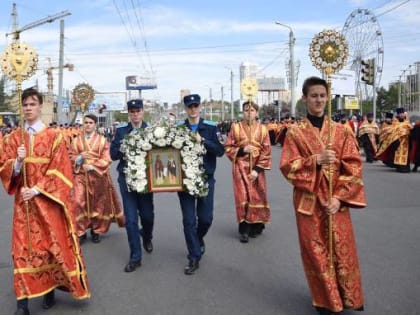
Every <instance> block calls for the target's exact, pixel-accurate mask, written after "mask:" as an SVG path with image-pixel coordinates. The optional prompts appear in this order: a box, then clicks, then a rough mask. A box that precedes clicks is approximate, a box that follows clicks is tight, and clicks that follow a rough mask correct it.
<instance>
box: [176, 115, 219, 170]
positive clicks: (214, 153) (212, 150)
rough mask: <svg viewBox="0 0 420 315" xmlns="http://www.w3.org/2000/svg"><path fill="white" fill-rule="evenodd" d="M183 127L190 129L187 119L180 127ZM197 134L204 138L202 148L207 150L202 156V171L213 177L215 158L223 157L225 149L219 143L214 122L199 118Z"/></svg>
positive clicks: (217, 131)
mask: <svg viewBox="0 0 420 315" xmlns="http://www.w3.org/2000/svg"><path fill="white" fill-rule="evenodd" d="M182 125H185V126H187V127H188V128H189V129H191V125H190V122H189V121H188V119H185V121H184V122H183V123H181V126H182ZM197 132H198V133H199V134H200V136H201V137H202V138H204V142H203V143H204V147H205V148H206V150H207V153H206V155H205V156H204V159H203V160H204V169H205V172H206V174H208V175H213V174H214V172H215V170H216V157H218V156H219V157H220V156H223V154H224V153H225V149H224V147H223V144H222V143H220V140H221V139H220V137H221V135H220V132H219V130H218V129H217V126H216V124H215V123H214V122H212V121H209V120H204V119H203V118H200V121H199V123H198V127H197Z"/></svg>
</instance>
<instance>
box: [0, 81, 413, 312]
mask: <svg viewBox="0 0 420 315" xmlns="http://www.w3.org/2000/svg"><path fill="white" fill-rule="evenodd" d="M302 93H303V97H302V100H303V102H304V103H305V104H306V108H307V116H306V117H305V118H303V119H299V120H295V119H294V118H293V117H285V118H284V119H283V120H282V121H280V122H276V121H274V120H273V121H269V122H262V121H261V120H259V119H258V111H259V106H258V104H256V103H255V102H253V101H247V102H245V103H243V104H242V111H243V118H242V120H240V121H235V122H232V123H227V122H225V123H223V124H221V125H219V127H220V129H221V130H222V131H223V132H221V130H220V129H219V128H218V126H217V125H216V124H215V123H214V122H212V121H208V120H204V119H203V118H201V117H200V112H201V98H200V96H199V95H198V94H191V95H187V96H185V97H184V99H183V101H184V106H185V112H186V114H187V118H186V119H185V121H183V122H181V123H180V124H178V126H182V127H183V128H188V129H189V130H191V131H192V132H193V133H194V137H195V141H196V142H197V143H200V144H201V145H203V146H204V147H205V149H206V152H205V154H204V156H203V162H204V173H205V178H206V185H207V186H208V194H207V195H206V196H194V195H191V194H190V193H188V192H187V191H180V192H178V197H179V203H180V208H181V212H182V223H183V232H184V238H185V243H186V252H187V264H186V265H185V267H184V270H183V272H184V274H186V275H193V274H194V273H195V272H197V270H198V269H199V266H200V264H199V263H200V261H201V259H203V257H204V255H205V252H206V245H205V236H206V235H207V233H208V231H209V229H210V228H211V225H212V222H213V207H214V194H215V182H216V179H215V177H214V174H215V170H216V160H217V158H218V157H221V156H223V155H224V154H226V156H227V158H228V159H229V161H230V162H231V165H232V182H233V194H234V201H235V210H236V221H237V226H238V239H239V241H240V242H241V243H248V242H249V241H250V238H255V237H258V236H259V235H260V234H261V233H263V231H264V229H265V227H266V225H267V224H268V223H269V222H270V219H271V214H270V205H269V203H268V197H267V187H266V186H267V185H266V178H265V172H266V171H267V170H270V169H271V164H272V162H271V149H272V146H273V145H277V144H280V145H281V146H282V154H281V159H280V164H279V168H280V171H281V173H282V174H283V175H284V177H285V178H286V179H287V180H288V181H289V182H290V183H291V184H292V185H293V187H294V192H293V197H292V198H293V204H294V207H295V214H296V222H297V229H298V236H299V243H300V250H301V255H302V262H303V266H304V270H305V274H306V278H307V281H308V285H309V289H310V292H311V296H312V304H313V306H314V308H315V309H316V310H317V312H318V313H319V314H327V315H329V314H340V313H341V312H342V311H343V309H353V310H358V311H361V310H363V307H364V301H363V292H362V284H361V275H360V268H359V262H358V256H357V249H356V243H355V237H354V234H353V228H352V223H351V218H350V212H349V208H363V207H365V206H366V204H367V202H366V196H365V191H364V186H363V179H362V168H363V163H362V160H361V155H360V152H359V151H360V148H359V147H360V146H362V147H363V148H364V150H365V156H366V162H373V161H375V160H382V161H383V162H384V163H385V164H386V165H388V166H390V167H395V168H396V169H397V170H398V171H401V172H407V171H410V161H412V162H413V163H414V167H413V169H412V171H417V168H418V166H419V165H420V162H419V156H420V154H419V147H420V146H418V145H417V143H418V141H419V136H420V123H419V122H418V123H417V124H416V125H415V126H414V127H413V126H411V124H409V123H408V122H407V116H406V113H405V112H404V109H402V108H399V109H397V113H398V114H397V116H396V117H395V118H394V117H390V115H389V114H388V116H389V117H388V116H387V117H388V118H387V119H386V120H385V122H384V123H383V124H382V125H381V126H380V127H378V126H377V124H376V123H375V122H374V120H373V115H371V114H367V115H366V117H364V119H363V121H361V122H360V121H359V120H358V119H357V117H355V118H356V119H352V120H351V121H350V122H348V121H347V119H345V117H343V116H337V117H336V118H337V119H336V120H337V121H335V120H334V119H330V118H329V117H328V116H326V115H325V113H324V111H325V106H326V103H327V100H328V97H329V95H328V85H327V83H326V81H325V80H323V79H321V78H318V77H310V78H308V79H307V80H305V82H304V84H303V87H302ZM22 104H23V115H24V125H23V128H24V129H23V130H21V129H20V128H16V129H15V130H12V131H11V132H9V133H7V134H6V135H4V136H3V137H2V138H1V140H0V141H1V146H0V150H1V152H0V178H1V180H2V182H3V185H4V187H5V189H6V191H7V192H8V193H9V194H11V195H14V196H15V203H14V216H13V237H12V243H13V244H12V257H13V264H14V290H15V294H16V298H17V310H16V312H15V314H29V299H31V298H35V297H39V296H43V305H42V306H43V308H45V309H49V308H51V307H53V306H54V304H55V294H54V292H55V290H56V289H60V290H64V291H67V292H69V293H71V294H72V296H73V297H74V298H76V299H84V298H88V297H90V288H89V284H88V278H87V274H86V268H85V263H84V259H83V255H82V250H81V244H82V243H83V242H85V241H86V240H87V238H88V233H89V232H90V236H91V241H92V242H94V243H100V241H101V235H102V234H104V233H106V232H107V231H108V230H109V228H110V224H111V223H112V222H116V223H117V224H118V226H119V227H125V230H126V233H127V240H128V247H129V257H128V261H127V263H126V264H125V266H124V268H123V270H124V272H134V271H135V270H136V269H138V268H139V267H141V265H142V247H143V249H144V250H145V251H146V252H147V253H149V254H151V253H152V252H153V242H152V240H153V230H154V193H152V192H147V193H139V192H136V191H132V190H130V189H129V188H128V187H127V182H126V169H127V166H128V165H127V163H128V162H127V159H125V157H124V154H123V153H122V150H121V145H122V141H123V139H124V138H125V137H126V136H127V135H129V134H130V133H131V132H132V131H133V130H137V129H141V128H146V127H148V124H147V123H146V122H145V121H144V120H143V116H144V108H143V102H142V100H141V99H135V100H131V101H129V102H128V103H127V108H128V118H129V122H128V123H127V124H123V125H120V126H119V127H118V128H114V129H113V130H111V131H110V133H112V137H109V135H104V133H105V132H104V129H103V128H102V129H101V126H98V125H97V123H98V120H97V117H96V116H95V115H94V114H87V115H85V116H84V117H83V124H82V125H80V126H66V125H64V126H61V127H60V126H57V125H56V124H51V125H50V126H46V125H45V124H44V123H43V122H42V121H41V111H42V95H41V94H40V93H39V92H38V91H36V90H35V89H27V90H25V91H24V92H23V94H22ZM101 130H102V131H101ZM223 133H224V135H223ZM330 135H331V136H330ZM112 161H117V162H118V165H117V172H118V179H117V182H118V186H119V189H120V196H121V199H122V203H121V201H120V197H119V196H118V194H117V192H116V189H115V187H114V183H113V180H112V178H111V176H110V167H111V163H112ZM139 218H140V223H139Z"/></svg>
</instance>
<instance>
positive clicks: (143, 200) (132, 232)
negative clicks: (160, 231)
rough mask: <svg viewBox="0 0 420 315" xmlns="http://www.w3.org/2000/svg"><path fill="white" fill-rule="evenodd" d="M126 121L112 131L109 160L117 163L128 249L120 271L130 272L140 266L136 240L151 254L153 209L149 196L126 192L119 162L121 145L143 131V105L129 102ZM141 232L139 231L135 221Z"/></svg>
mask: <svg viewBox="0 0 420 315" xmlns="http://www.w3.org/2000/svg"><path fill="white" fill-rule="evenodd" d="M127 109H128V117H129V120H130V122H129V123H128V124H127V125H125V126H122V127H119V128H117V129H116V132H115V137H114V139H113V140H112V142H111V159H112V160H114V161H115V160H120V162H119V163H118V166H117V171H118V184H119V185H120V191H121V197H122V200H123V206H124V216H125V222H126V223H125V228H126V230H127V238H128V245H129V246H130V260H129V261H128V263H127V265H126V266H125V268H124V271H125V272H132V271H134V270H136V268H137V267H140V266H141V246H140V236H142V237H143V247H144V250H145V251H146V252H148V253H151V252H152V251H153V244H152V237H153V223H154V207H153V194H152V193H145V194H140V193H137V192H135V191H128V188H127V184H126V181H125V174H124V168H125V167H126V166H127V161H125V160H124V159H123V154H122V153H121V151H120V146H121V141H122V139H124V136H125V135H127V134H129V133H130V132H131V131H132V130H133V129H134V128H146V127H147V124H146V123H145V122H144V121H143V115H144V111H143V101H142V100H140V99H136V100H131V101H129V102H128V103H127ZM139 216H140V221H141V226H142V229H141V230H139V218H138V217H139Z"/></svg>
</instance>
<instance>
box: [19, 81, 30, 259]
mask: <svg viewBox="0 0 420 315" xmlns="http://www.w3.org/2000/svg"><path fill="white" fill-rule="evenodd" d="M16 86H17V91H18V99H19V116H20V119H19V127H20V145H21V146H22V145H23V146H25V125H24V122H23V120H24V119H23V118H24V117H23V104H22V82H21V80H17V82H16ZM29 149H30V148H29ZM22 177H23V187H24V188H28V179H27V177H26V163H25V160H23V163H22ZM23 203H24V207H25V214H26V233H27V235H28V253H29V256H32V240H31V225H30V221H29V214H30V207H29V201H28V200H25V201H24V202H23Z"/></svg>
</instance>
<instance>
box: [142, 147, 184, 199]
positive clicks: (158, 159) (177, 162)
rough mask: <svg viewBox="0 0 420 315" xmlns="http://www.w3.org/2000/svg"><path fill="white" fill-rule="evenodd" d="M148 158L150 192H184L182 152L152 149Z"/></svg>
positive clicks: (169, 149)
mask: <svg viewBox="0 0 420 315" xmlns="http://www.w3.org/2000/svg"><path fill="white" fill-rule="evenodd" d="M147 158H148V163H147V174H148V182H149V191H150V192H171V191H182V190H183V185H182V168H181V154H180V150H178V149H175V148H173V147H165V148H157V149H152V150H151V151H149V153H148V157H147Z"/></svg>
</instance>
